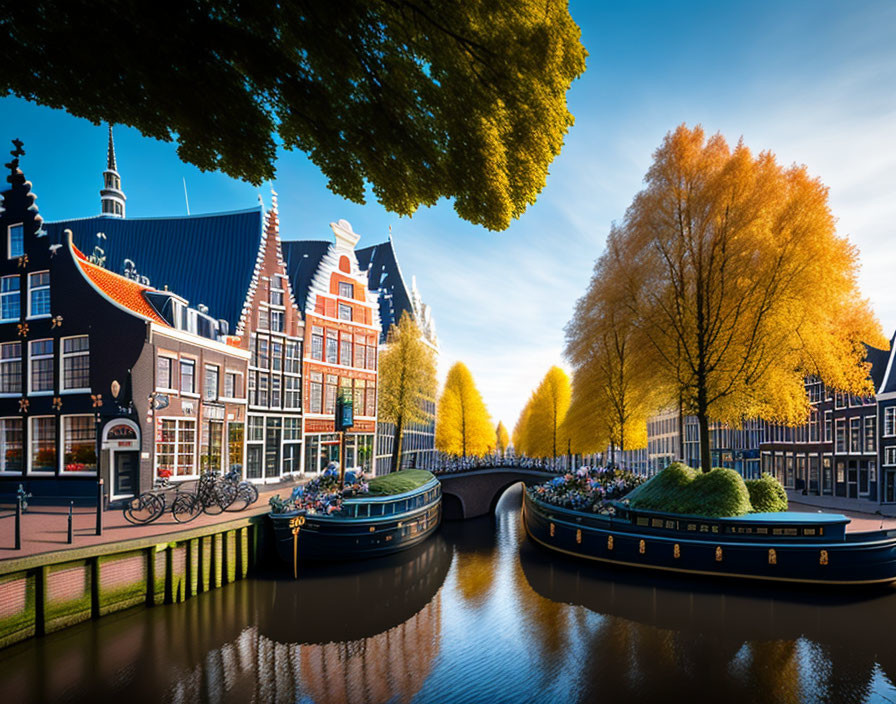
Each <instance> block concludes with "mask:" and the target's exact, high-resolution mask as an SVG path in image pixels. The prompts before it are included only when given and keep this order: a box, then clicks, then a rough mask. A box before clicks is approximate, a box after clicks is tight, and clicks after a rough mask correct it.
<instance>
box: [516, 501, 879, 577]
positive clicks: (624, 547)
mask: <svg viewBox="0 0 896 704" xmlns="http://www.w3.org/2000/svg"><path fill="white" fill-rule="evenodd" d="M523 522H524V524H525V527H526V531H527V533H528V534H529V537H530V538H532V539H533V540H534V541H535V542H537V543H540V544H541V545H543V546H545V547H547V548H550V549H551V550H556V551H558V552H562V553H565V554H568V555H575V556H576V557H584V558H588V559H591V560H600V561H602V562H607V563H611V564H616V565H624V566H630V567H646V568H651V569H656V570H666V571H672V572H684V573H690V574H701V575H714V576H724V577H745V578H748V579H762V580H777V581H787V582H803V583H817V584H875V583H885V582H892V581H894V580H896V530H875V531H862V532H849V533H847V532H846V525H847V524H848V523H849V519H848V518H847V517H846V516H842V515H835V514H821V513H789V512H787V513H753V514H747V515H745V516H737V517H734V518H707V517H702V516H688V515H681V514H671V513H660V512H657V511H645V510H637V509H633V508H630V507H628V506H626V505H625V504H624V503H621V502H617V503H615V504H614V512H613V515H602V514H586V513H582V512H579V511H572V510H570V509H566V508H561V507H559V506H554V505H552V504H548V503H545V502H542V501H539V500H538V499H534V498H532V497H531V496H529V495H528V493H526V495H525V496H524V498H523Z"/></svg>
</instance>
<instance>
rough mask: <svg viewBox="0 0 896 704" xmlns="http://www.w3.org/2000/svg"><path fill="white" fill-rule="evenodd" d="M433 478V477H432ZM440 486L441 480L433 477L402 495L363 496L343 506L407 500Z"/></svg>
mask: <svg viewBox="0 0 896 704" xmlns="http://www.w3.org/2000/svg"><path fill="white" fill-rule="evenodd" d="M431 476H432V475H431ZM438 485H439V480H438V479H436V477H435V476H432V479H431V480H430V481H428V482H426V483H425V484H423V485H421V486H418V487H416V488H414V489H411V490H410V491H403V492H401V493H400V494H361V495H359V496H353V497H351V498H347V499H345V500H344V501H343V502H342V503H343V504H358V503H365V504H366V503H387V502H391V501H400V500H401V499H406V498H408V497H409V496H416V495H417V494H420V493H423V492H425V491H429V490H430V489H433V488H435V487H436V486H438Z"/></svg>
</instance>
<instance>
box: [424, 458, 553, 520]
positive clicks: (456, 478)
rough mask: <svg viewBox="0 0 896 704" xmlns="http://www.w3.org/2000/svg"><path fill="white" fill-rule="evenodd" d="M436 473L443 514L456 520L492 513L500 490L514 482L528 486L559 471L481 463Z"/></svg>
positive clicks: (502, 491) (538, 482)
mask: <svg viewBox="0 0 896 704" xmlns="http://www.w3.org/2000/svg"><path fill="white" fill-rule="evenodd" d="M436 476H437V477H438V478H439V481H441V482H442V515H443V516H444V518H446V519H447V520H458V519H465V518H476V517H477V516H484V515H486V514H489V513H494V511H495V506H496V505H497V503H498V499H500V498H501V494H503V493H504V492H505V491H506V490H507V489H508V488H509V487H511V486H513V485H514V484H518V483H519V482H523V483H524V484H525V485H526V486H531V485H532V484H540V483H541V482H543V481H546V480H548V479H551V478H553V477H556V476H558V475H557V474H556V473H555V472H545V471H542V470H538V469H517V468H516V467H483V468H481V469H473V470H465V471H460V472H448V473H445V474H437V475H436Z"/></svg>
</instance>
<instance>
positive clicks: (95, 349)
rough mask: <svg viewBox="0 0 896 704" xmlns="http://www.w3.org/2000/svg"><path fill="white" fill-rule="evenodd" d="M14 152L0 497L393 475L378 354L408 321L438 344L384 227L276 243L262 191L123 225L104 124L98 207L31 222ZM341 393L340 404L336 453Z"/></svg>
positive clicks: (1, 349)
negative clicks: (355, 472) (406, 317)
mask: <svg viewBox="0 0 896 704" xmlns="http://www.w3.org/2000/svg"><path fill="white" fill-rule="evenodd" d="M14 145H15V149H14V150H13V152H12V156H13V159H12V161H11V162H10V163H9V164H7V168H8V169H9V175H8V177H7V182H8V183H9V184H10V186H9V188H8V190H6V191H4V192H3V193H2V194H0V197H2V201H0V232H2V233H5V235H6V237H5V239H4V243H3V248H2V251H0V445H2V447H0V493H3V494H10V493H13V492H14V491H15V490H16V488H17V487H18V485H19V484H24V485H25V489H26V490H29V491H31V492H32V493H33V494H34V495H35V496H42V497H47V496H54V495H55V496H83V495H93V493H94V492H95V486H96V481H97V479H98V478H99V477H102V478H103V479H104V482H105V485H106V492H107V495H108V498H109V499H110V500H118V499H123V498H126V497H128V496H132V495H134V494H136V493H139V492H141V491H144V490H146V489H148V488H151V486H152V485H153V482H154V481H155V479H157V478H159V477H163V476H170V477H171V478H172V479H174V480H184V479H195V478H197V477H198V476H199V474H200V473H201V472H202V471H203V470H205V469H214V470H227V469H229V468H230V467H233V466H239V467H240V469H241V470H242V471H243V473H244V475H245V476H246V477H247V478H249V479H251V480H254V481H273V480H277V479H280V478H281V477H283V476H284V475H293V474H297V473H306V472H319V471H321V469H322V468H324V467H326V465H327V464H328V463H329V462H330V461H334V460H335V461H342V460H344V462H345V464H346V466H350V467H356V466H357V467H363V468H365V470H374V471H378V472H379V473H383V472H387V471H389V469H390V467H389V466H388V465H389V461H388V459H387V458H386V457H384V456H385V455H387V454H388V450H390V449H391V442H392V439H391V437H390V433H391V432H393V429H392V428H391V426H389V425H388V424H380V425H379V427H378V424H377V371H378V370H377V357H378V348H379V346H380V345H382V344H383V343H384V342H385V333H386V331H388V329H389V326H390V325H391V324H392V323H395V322H397V321H398V318H399V317H400V316H401V315H402V314H403V313H405V312H407V313H409V314H411V315H413V316H414V317H415V318H416V320H417V322H418V324H419V326H420V328H421V330H422V334H423V336H424V339H425V340H426V341H427V343H428V344H429V345H431V346H432V347H433V349H434V350H435V351H436V352H437V351H438V341H437V338H436V335H435V326H434V323H433V320H432V315H431V312H430V310H429V308H428V307H427V306H425V305H424V304H423V303H422V301H421V300H420V296H419V294H418V293H417V290H416V283H415V282H414V284H413V286H412V287H411V288H408V287H407V285H406V284H405V281H404V279H403V277H402V275H401V270H400V269H399V267H398V261H397V259H396V257H395V249H394V246H393V242H392V238H391V235H390V237H389V239H388V240H387V241H386V242H383V243H380V244H377V245H375V246H373V247H368V248H366V249H359V248H357V244H358V242H359V237H360V236H359V235H358V234H356V233H355V232H354V231H353V230H352V227H351V225H350V224H349V223H348V222H346V221H345V220H340V221H339V222H337V223H331V229H332V232H333V239H332V240H327V241H304V240H303V241H299V240H296V241H283V240H281V237H280V221H279V214H278V204H277V195H276V193H273V192H272V198H271V207H270V208H269V209H265V208H264V206H263V204H261V203H260V204H259V206H258V207H255V208H251V209H248V210H241V211H236V212H227V213H215V214H210V215H197V216H186V217H180V216H179V217H158V218H128V217H126V197H125V194H124V191H123V189H122V185H121V177H120V175H119V173H118V169H117V164H116V157H115V150H114V144H113V141H112V130H111V127H110V129H109V145H108V155H107V167H106V170H105V171H104V173H103V189H102V190H101V191H100V195H101V214H100V215H98V216H95V217H88V218H81V219H72V220H61V221H56V222H44V221H43V218H42V217H41V215H40V214H39V211H38V207H37V205H36V203H35V201H36V199H37V196H36V195H35V193H34V191H33V190H32V184H31V182H29V181H27V180H26V178H25V175H24V174H23V172H22V170H21V169H20V168H19V160H20V157H21V156H23V155H24V151H23V149H22V145H21V143H20V142H17V141H16V142H14ZM259 200H261V199H259ZM337 394H342V395H348V396H350V397H351V398H352V400H353V407H354V418H355V421H354V427H353V428H351V430H350V431H348V433H347V435H346V441H345V457H344V458H340V457H339V452H340V446H339V438H338V435H337V433H336V432H335V430H334V415H335V405H336V399H337ZM433 430H434V425H433V423H429V424H426V425H424V426H421V427H418V428H413V429H412V431H411V434H412V435H413V439H412V440H411V441H410V442H407V441H406V446H407V447H408V449H409V450H410V451H409V452H408V453H407V454H406V456H405V461H406V463H407V464H408V466H427V465H429V464H431V463H432V457H433V455H434V449H433V439H434V433H433ZM378 438H379V439H378ZM378 456H380V459H381V462H380V464H381V466H380V467H379V468H377V466H376V464H377V461H376V460H377V457H378ZM384 460H385V461H384Z"/></svg>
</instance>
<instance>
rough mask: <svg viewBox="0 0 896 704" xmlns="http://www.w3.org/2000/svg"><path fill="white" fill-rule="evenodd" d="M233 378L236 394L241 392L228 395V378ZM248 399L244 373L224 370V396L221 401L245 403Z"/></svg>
mask: <svg viewBox="0 0 896 704" xmlns="http://www.w3.org/2000/svg"><path fill="white" fill-rule="evenodd" d="M229 376H232V377H233V378H234V384H235V385H236V386H234V389H233V390H234V392H236V391H239V392H240V393H233V394H228V393H227V377H229ZM245 399H246V387H245V385H244V384H243V373H242V372H241V371H238V370H236V369H226V368H225V369H224V395H223V396H222V397H221V399H220V400H221V401H243V400H245Z"/></svg>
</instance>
